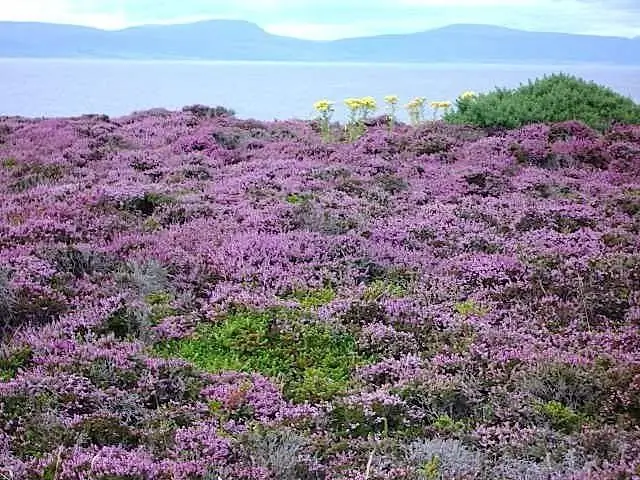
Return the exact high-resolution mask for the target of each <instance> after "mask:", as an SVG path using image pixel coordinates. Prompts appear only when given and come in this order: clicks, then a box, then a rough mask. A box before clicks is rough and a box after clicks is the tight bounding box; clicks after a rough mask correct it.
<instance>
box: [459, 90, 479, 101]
mask: <svg viewBox="0 0 640 480" xmlns="http://www.w3.org/2000/svg"><path fill="white" fill-rule="evenodd" d="M458 98H459V99H460V100H474V99H476V98H478V94H477V93H476V92H472V91H470V90H468V91H466V92H462V93H461V94H460V96H459V97H458Z"/></svg>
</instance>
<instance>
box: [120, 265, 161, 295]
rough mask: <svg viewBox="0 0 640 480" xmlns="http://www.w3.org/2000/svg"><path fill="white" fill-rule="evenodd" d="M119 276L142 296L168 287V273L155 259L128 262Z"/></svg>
mask: <svg viewBox="0 0 640 480" xmlns="http://www.w3.org/2000/svg"><path fill="white" fill-rule="evenodd" d="M121 278H122V280H123V281H125V282H126V283H130V284H132V285H133V286H134V287H136V289H137V290H138V293H139V294H140V295H141V296H143V297H145V296H147V295H149V294H152V293H157V292H161V291H165V290H167V289H168V287H169V274H168V272H167V270H166V269H165V268H164V267H163V266H162V265H161V264H160V263H159V262H158V261H156V260H149V261H147V262H144V263H138V262H129V263H128V264H127V269H126V270H125V271H124V272H123V274H122V275H121Z"/></svg>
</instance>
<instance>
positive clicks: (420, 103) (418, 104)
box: [406, 97, 427, 127]
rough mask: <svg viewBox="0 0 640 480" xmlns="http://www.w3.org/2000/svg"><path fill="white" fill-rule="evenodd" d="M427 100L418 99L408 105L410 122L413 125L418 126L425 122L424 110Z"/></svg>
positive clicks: (423, 98)
mask: <svg viewBox="0 0 640 480" xmlns="http://www.w3.org/2000/svg"><path fill="white" fill-rule="evenodd" d="M426 102H427V99H426V98H425V97H416V98H414V99H413V100H411V101H410V102H409V103H407V105H406V109H407V113H408V114H409V121H410V122H411V125H413V126H414V127H415V126H418V125H420V124H421V123H422V122H424V108H425V104H426Z"/></svg>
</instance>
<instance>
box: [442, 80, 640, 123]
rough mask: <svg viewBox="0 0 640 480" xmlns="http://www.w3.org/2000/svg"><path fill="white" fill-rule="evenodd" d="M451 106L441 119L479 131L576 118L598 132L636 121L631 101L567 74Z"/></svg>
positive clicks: (637, 111)
mask: <svg viewBox="0 0 640 480" xmlns="http://www.w3.org/2000/svg"><path fill="white" fill-rule="evenodd" d="M456 107H457V108H456V109H454V110H453V111H452V112H449V113H448V114H446V115H445V117H444V119H445V120H446V121H448V122H450V123H460V124H470V125H475V126H479V127H484V128H517V127H521V126H523V125H527V124H531V123H551V122H563V121H568V120H579V121H582V122H584V123H586V124H587V125H589V126H591V127H593V128H597V129H601V130H603V129H606V128H607V127H609V126H610V125H611V124H612V123H614V122H623V123H639V122H640V105H638V104H636V103H634V101H633V100H631V99H630V98H627V97H624V96H622V95H620V94H618V93H616V92H614V91H613V90H611V89H609V88H607V87H604V86H601V85H598V84H596V83H594V82H588V81H585V80H582V79H580V78H577V77H574V76H571V75H566V74H554V75H551V76H545V77H543V78H541V79H536V80H535V81H531V80H530V81H529V82H528V84H526V85H521V86H520V87H519V88H516V89H501V88H498V89H496V90H494V91H493V92H490V93H487V94H483V95H480V96H478V97H477V98H465V99H463V98H458V100H457V101H456Z"/></svg>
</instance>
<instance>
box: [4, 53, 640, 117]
mask: <svg viewBox="0 0 640 480" xmlns="http://www.w3.org/2000/svg"><path fill="white" fill-rule="evenodd" d="M554 72H567V73H572V74H576V75H579V76H581V77H583V78H585V79H588V80H594V81H596V82H598V83H601V84H604V85H607V86H609V87H611V88H613V89H614V90H616V91H618V92H620V93H623V94H624V95H627V96H630V97H632V98H634V99H635V100H636V101H640V67H616V66H593V65H589V66H576V65H571V66H558V65H537V66H527V65H452V64H328V63H327V64H305V63H280V62H273V63H271V62H196V61H192V62H155V61H148V62H145V61H112V60H30V59H29V60H26V59H0V115H24V116H69V115H79V114H83V113H106V114H108V115H112V116H116V115H124V114H128V113H131V112H133V111H136V110H144V109H149V108H154V107H164V108H168V109H178V108H181V107H182V106H184V105H189V104H194V103H201V104H207V105H224V106H227V107H230V108H233V109H234V110H236V112H237V113H238V115H239V116H242V117H253V118H258V119H264V120H271V119H274V118H278V119H286V118H311V117H312V116H313V110H312V107H311V105H312V104H313V102H314V101H316V100H318V99H320V98H329V99H332V100H336V101H341V100H342V99H344V98H346V97H350V96H363V95H372V96H375V97H377V98H379V99H382V97H383V96H384V95H388V94H397V95H399V96H400V97H401V99H402V100H404V101H406V100H408V99H410V98H412V97H416V96H425V97H427V98H428V99H429V100H453V99H454V98H455V97H456V96H457V95H458V94H459V93H461V92H462V91H465V90H475V91H488V90H491V89H492V88H494V87H495V86H501V87H513V86H517V85H519V84H520V83H521V82H526V81H527V80H528V79H530V78H535V77H538V76H541V75H544V74H550V73H554ZM343 113H344V112H342V111H340V110H339V111H338V112H337V115H338V116H340V115H343Z"/></svg>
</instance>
